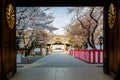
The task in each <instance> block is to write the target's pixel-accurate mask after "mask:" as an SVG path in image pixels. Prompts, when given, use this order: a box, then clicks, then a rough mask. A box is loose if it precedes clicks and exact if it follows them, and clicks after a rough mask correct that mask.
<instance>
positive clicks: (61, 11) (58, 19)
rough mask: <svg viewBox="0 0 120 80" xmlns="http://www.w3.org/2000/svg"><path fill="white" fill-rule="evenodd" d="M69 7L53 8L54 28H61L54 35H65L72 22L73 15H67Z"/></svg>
mask: <svg viewBox="0 0 120 80" xmlns="http://www.w3.org/2000/svg"><path fill="white" fill-rule="evenodd" d="M67 12H68V11H67V7H52V13H53V16H54V17H55V19H54V21H53V26H54V27H57V28H59V29H58V30H56V31H54V32H53V33H54V34H57V35H62V34H64V33H65V30H64V27H65V26H67V25H68V24H69V23H70V22H71V17H72V15H70V14H68V13H67Z"/></svg>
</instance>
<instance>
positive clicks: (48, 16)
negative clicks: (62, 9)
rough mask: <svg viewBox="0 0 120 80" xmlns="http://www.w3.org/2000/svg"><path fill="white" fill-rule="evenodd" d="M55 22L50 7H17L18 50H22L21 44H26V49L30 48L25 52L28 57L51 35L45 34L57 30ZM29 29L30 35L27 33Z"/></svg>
mask: <svg viewBox="0 0 120 80" xmlns="http://www.w3.org/2000/svg"><path fill="white" fill-rule="evenodd" d="M53 21H54V17H53V16H52V13H50V8H49V7H16V33H17V37H16V38H17V40H16V41H17V42H16V46H17V49H19V48H20V46H19V44H20V42H21V41H22V42H23V43H24V44H25V45H24V48H25V49H27V48H29V50H28V51H27V52H25V53H26V54H27V55H28V54H29V52H30V50H31V49H32V48H33V47H34V45H35V44H36V43H37V42H40V39H43V38H45V37H46V36H47V34H49V33H45V32H52V31H54V30H57V28H56V27H53V26H52V22H53ZM28 28H30V29H31V30H29V31H30V33H29V35H27V32H25V30H26V29H28ZM38 31H39V32H38ZM26 35H27V37H25V36H26ZM26 40H27V42H26Z"/></svg>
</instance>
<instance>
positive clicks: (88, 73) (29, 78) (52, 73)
mask: <svg viewBox="0 0 120 80" xmlns="http://www.w3.org/2000/svg"><path fill="white" fill-rule="evenodd" d="M21 65H22V64H21ZM98 66H99V67H98ZM10 80H113V79H112V78H111V77H110V76H108V75H105V74H104V73H103V70H102V64H89V63H86V62H84V61H81V60H79V59H76V58H74V57H73V56H69V55H68V54H64V53H61V54H60V53H56V54H51V55H47V56H45V57H43V58H41V59H39V60H37V61H36V62H34V63H33V64H28V65H23V67H20V68H18V69H17V73H16V74H15V76H14V77H12V78H11V79H10Z"/></svg>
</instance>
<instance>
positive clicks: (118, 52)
mask: <svg viewBox="0 0 120 80" xmlns="http://www.w3.org/2000/svg"><path fill="white" fill-rule="evenodd" d="M111 3H112V4H114V7H115V10H116V19H115V24H114V26H113V27H112V28H110V26H109V25H108V24H109V23H108V21H109V20H108V14H109V6H110V4H111ZM119 4H120V1H119V0H106V1H105V6H104V35H105V39H104V44H105V45H104V50H105V51H104V64H103V71H104V72H105V73H106V74H109V75H111V76H112V77H113V78H114V77H115V76H116V74H117V73H120V72H119V71H120V70H119V63H120V45H119V44H120V22H119V21H120V11H119V10H120V5H119ZM118 80H119V79H118Z"/></svg>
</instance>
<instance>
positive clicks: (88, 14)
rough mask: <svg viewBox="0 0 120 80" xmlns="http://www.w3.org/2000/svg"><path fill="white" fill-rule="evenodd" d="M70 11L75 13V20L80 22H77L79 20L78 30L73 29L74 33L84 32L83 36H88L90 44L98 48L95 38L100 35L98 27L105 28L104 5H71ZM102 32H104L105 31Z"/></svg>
mask: <svg viewBox="0 0 120 80" xmlns="http://www.w3.org/2000/svg"><path fill="white" fill-rule="evenodd" d="M68 11H69V13H74V14H75V16H74V17H73V18H74V22H75V23H76V24H78V23H77V22H79V26H78V27H77V28H76V29H77V31H76V30H73V29H72V30H73V32H72V33H74V34H76V33H79V35H83V34H84V36H83V37H85V36H86V37H85V38H86V39H87V43H88V44H89V46H90V47H91V48H93V49H96V47H95V39H96V36H98V32H97V30H96V29H97V28H98V27H102V28H103V7H71V8H68ZM76 24H75V26H76ZM79 27H80V28H81V29H80V28H79ZM101 30H102V29H101ZM81 31H82V33H81ZM101 32H102V33H103V31H101ZM96 33H97V34H96ZM100 35H101V34H100Z"/></svg>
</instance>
